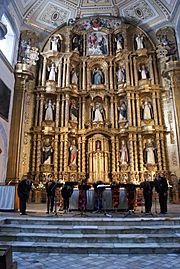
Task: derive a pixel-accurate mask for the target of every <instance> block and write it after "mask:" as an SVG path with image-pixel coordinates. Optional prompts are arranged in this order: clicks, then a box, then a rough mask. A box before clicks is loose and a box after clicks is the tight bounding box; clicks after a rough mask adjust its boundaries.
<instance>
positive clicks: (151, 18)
mask: <svg viewBox="0 0 180 269" xmlns="http://www.w3.org/2000/svg"><path fill="white" fill-rule="evenodd" d="M12 2H14V5H15V6H16V8H17V9H18V11H19V14H20V16H21V17H22V18H23V22H24V23H25V24H26V25H29V26H31V27H37V28H39V29H41V30H44V31H48V32H50V31H52V30H53V29H55V28H57V27H58V26H59V25H61V24H63V23H66V22H68V20H69V19H70V18H73V19H75V18H82V17H85V16H93V15H111V16H121V17H125V18H126V19H127V20H131V21H134V22H135V23H137V24H138V25H146V26H147V27H150V28H154V29H155V28H158V27H159V26H160V25H167V23H169V22H171V24H172V25H173V20H174V19H175V18H176V17H177V14H179V13H180V0H12Z"/></svg>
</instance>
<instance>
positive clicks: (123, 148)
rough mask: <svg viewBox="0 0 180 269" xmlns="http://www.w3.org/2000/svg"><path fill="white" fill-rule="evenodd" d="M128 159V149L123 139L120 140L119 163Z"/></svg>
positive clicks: (123, 162)
mask: <svg viewBox="0 0 180 269" xmlns="http://www.w3.org/2000/svg"><path fill="white" fill-rule="evenodd" d="M128 161H129V155H128V149H127V145H126V142H125V140H124V139H123V140H122V141H121V148H120V163H121V164H127V163H128Z"/></svg>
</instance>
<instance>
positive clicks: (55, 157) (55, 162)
mask: <svg viewBox="0 0 180 269" xmlns="http://www.w3.org/2000/svg"><path fill="white" fill-rule="evenodd" d="M58 142H59V141H58V134H55V138H54V176H55V178H57V175H58Z"/></svg>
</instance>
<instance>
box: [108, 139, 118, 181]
mask: <svg viewBox="0 0 180 269" xmlns="http://www.w3.org/2000/svg"><path fill="white" fill-rule="evenodd" d="M119 163H120V160H119V138H118V137H116V167H117V168H116V170H117V172H118V176H119ZM105 171H107V170H105Z"/></svg>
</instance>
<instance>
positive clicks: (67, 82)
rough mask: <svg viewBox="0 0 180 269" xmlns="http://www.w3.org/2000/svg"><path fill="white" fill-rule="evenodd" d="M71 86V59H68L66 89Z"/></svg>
mask: <svg viewBox="0 0 180 269" xmlns="http://www.w3.org/2000/svg"><path fill="white" fill-rule="evenodd" d="M69 84H70V59H69V58H68V59H67V69H66V87H69Z"/></svg>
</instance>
